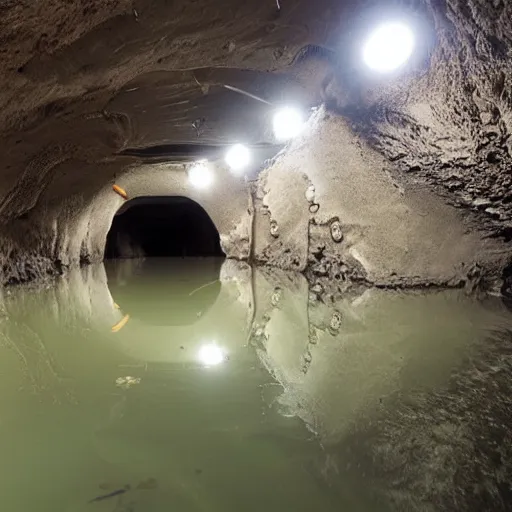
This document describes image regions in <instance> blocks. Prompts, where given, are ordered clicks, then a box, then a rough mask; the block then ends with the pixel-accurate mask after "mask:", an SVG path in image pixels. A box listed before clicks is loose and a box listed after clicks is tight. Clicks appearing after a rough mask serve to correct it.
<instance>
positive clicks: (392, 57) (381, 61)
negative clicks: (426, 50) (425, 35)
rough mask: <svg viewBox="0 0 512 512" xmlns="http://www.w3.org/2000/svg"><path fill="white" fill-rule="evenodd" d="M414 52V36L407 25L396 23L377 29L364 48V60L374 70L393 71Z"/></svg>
mask: <svg viewBox="0 0 512 512" xmlns="http://www.w3.org/2000/svg"><path fill="white" fill-rule="evenodd" d="M413 50H414V34H413V33H412V30H411V29H410V28H409V27H408V26H407V25H405V24H403V23H399V22H394V23H386V24H383V25H380V26H379V27H377V29H376V30H375V31H373V32H372V33H371V35H370V37H369V38H368V40H367V41H366V43H365V45H364V47H363V60H364V62H365V64H366V65H367V66H368V67H369V68H370V69H372V70H374V71H378V72H381V73H387V72H390V71H393V70H395V69H397V68H399V67H400V66H402V65H403V64H405V62H406V61H407V60H408V59H409V57H410V56H411V55H412V52H413Z"/></svg>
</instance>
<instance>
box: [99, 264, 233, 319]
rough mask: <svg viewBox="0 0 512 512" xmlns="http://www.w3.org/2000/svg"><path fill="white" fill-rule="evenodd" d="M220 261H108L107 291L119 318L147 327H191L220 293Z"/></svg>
mask: <svg viewBox="0 0 512 512" xmlns="http://www.w3.org/2000/svg"><path fill="white" fill-rule="evenodd" d="M222 263H223V260H222V259H221V258H209V259H208V260H204V259H202V258H187V259H147V260H124V261H120V260H117V261H116V260H112V261H108V262H106V265H105V267H106V271H107V276H108V287H109V290H110V293H111V295H112V298H113V299H114V301H115V302H116V304H117V305H118V306H119V308H120V309H121V311H122V312H123V314H129V315H130V317H131V318H137V319H138V320H140V321H141V322H144V323H146V324H148V325H160V326H162V325H192V324H194V323H195V322H197V321H198V320H199V318H201V316H202V315H204V314H205V313H206V312H207V311H208V309H209V308H210V307H211V306H212V304H214V303H215V301H216V300H217V297H218V295H219V292H220V288H221V284H220V269H221V266H222Z"/></svg>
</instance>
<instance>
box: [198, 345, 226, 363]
mask: <svg viewBox="0 0 512 512" xmlns="http://www.w3.org/2000/svg"><path fill="white" fill-rule="evenodd" d="M198 357H199V361H200V362H201V363H202V364H203V365H204V366H217V365H219V364H221V363H223V362H224V361H226V359H227V357H226V352H225V351H224V349H223V348H222V347H219V346H218V345H217V344H216V343H208V344H206V345H203V346H202V347H201V348H200V349H199V354H198Z"/></svg>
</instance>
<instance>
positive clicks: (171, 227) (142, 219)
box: [105, 196, 225, 259]
mask: <svg viewBox="0 0 512 512" xmlns="http://www.w3.org/2000/svg"><path fill="white" fill-rule="evenodd" d="M224 256H225V255H224V253H223V252H222V249H221V246H220V237H219V232H218V230H217V228H216V226H215V224H214V223H213V221H212V220H211V218H210V216H209V215H208V213H206V211H205V210H204V208H203V207H202V206H201V205H199V204H198V203H196V202H195V201H193V200H192V199H189V198H187V197H181V196H174V197H173V196H169V197H168V196H156V197H147V196H144V197H137V198H135V199H131V200H130V201H127V202H126V203H125V204H124V205H123V206H122V207H121V208H120V209H119V210H118V212H117V213H116V215H115V216H114V219H113V221H112V226H111V227H110V230H109V232H108V235H107V241H106V246H105V259H125V258H146V257H157V258H163V257H179V258H185V257H224Z"/></svg>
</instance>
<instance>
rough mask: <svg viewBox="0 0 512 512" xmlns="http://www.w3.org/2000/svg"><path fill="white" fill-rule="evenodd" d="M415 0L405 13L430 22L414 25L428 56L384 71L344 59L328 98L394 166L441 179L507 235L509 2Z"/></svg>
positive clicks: (428, 179)
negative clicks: (349, 65)
mask: <svg viewBox="0 0 512 512" xmlns="http://www.w3.org/2000/svg"><path fill="white" fill-rule="evenodd" d="M411 4H413V5H412V9H409V10H405V11H404V14H406V15H407V14H409V15H411V13H415V14H416V15H417V16H418V15H421V19H422V22H423V23H426V24H427V25H428V26H429V27H430V32H428V31H427V33H425V34H423V33H418V34H417V37H418V45H423V46H425V48H424V49H423V57H424V58H423V59H420V60H419V61H418V62H413V63H411V65H410V66H408V67H407V69H406V70H405V73H404V72H401V75H400V77H396V78H395V77H393V78H392V79H386V80H377V81H375V80H370V79H368V77H364V76H361V74H359V75H357V74H356V75H357V77H356V78H353V77H352V76H351V75H350V71H351V70H350V69H343V68H338V69H337V72H336V73H334V74H333V80H332V81H331V82H330V84H329V86H328V87H327V89H328V92H327V94H328V96H329V97H330V101H331V104H332V106H333V108H334V110H336V111H337V112H339V113H341V114H342V115H344V116H346V117H347V118H348V119H349V120H350V122H351V124H352V126H353V128H354V129H355V130H356V131H358V132H359V133H361V135H362V136H363V137H364V138H365V139H366V140H368V141H370V142H371V144H372V145H373V146H374V147H375V148H376V149H378V150H379V151H380V152H381V153H382V154H383V155H384V156H386V157H387V158H388V159H389V160H390V161H392V162H393V163H394V165H395V167H396V168H397V169H399V170H400V171H401V172H403V173H404V174H407V175H409V177H411V178H415V179H417V180H418V181H420V182H422V183H428V184H430V185H434V188H435V189H436V190H437V192H438V193H440V194H442V195H444V196H447V197H449V199H450V202H452V203H453V204H454V205H456V206H457V207H460V208H464V209H469V210H473V211H474V212H475V213H477V214H478V215H479V216H480V218H481V222H482V223H483V224H484V225H486V226H487V227H488V229H489V232H490V234H492V235H493V236H496V237H502V238H504V239H506V240H509V239H510V229H511V221H512V206H511V205H512V175H511V173H510V164H511V157H512V149H511V139H510V137H511V134H512V125H511V123H512V96H511V95H510V85H511V84H510V80H511V78H510V77H511V73H510V59H509V55H510V44H511V41H512V21H511V20H512V5H511V4H510V2H507V1H501V0H497V1H494V2H490V1H489V2H488V1H481V0H469V1H463V0H425V2H412V3H411ZM412 18H413V19H415V18H414V16H413V17H412ZM424 40H425V41H424ZM427 40H428V41H427Z"/></svg>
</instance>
